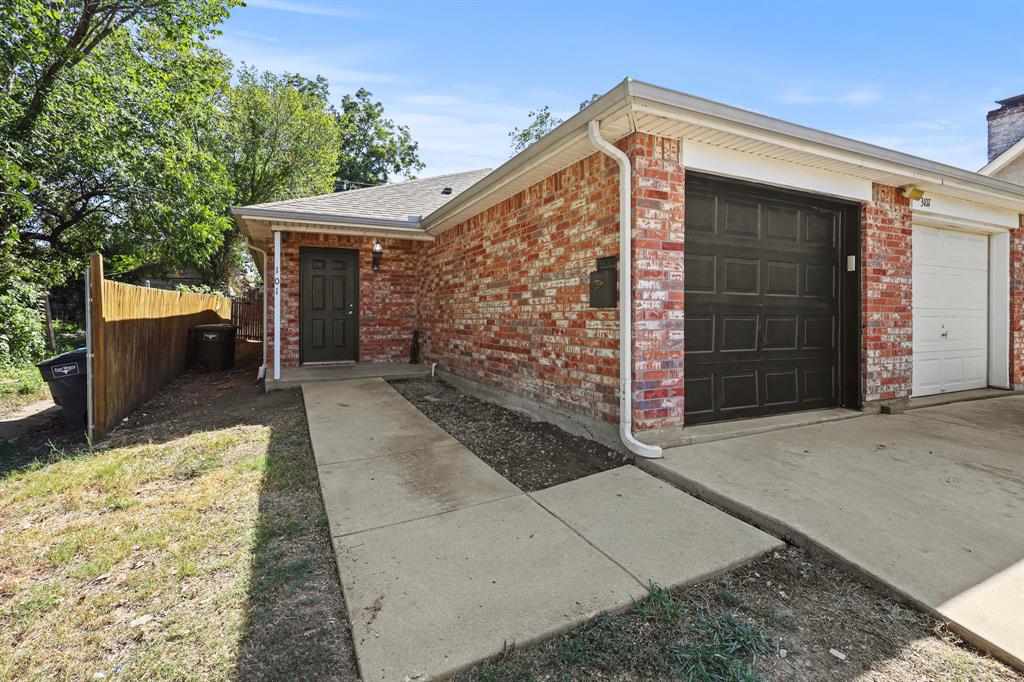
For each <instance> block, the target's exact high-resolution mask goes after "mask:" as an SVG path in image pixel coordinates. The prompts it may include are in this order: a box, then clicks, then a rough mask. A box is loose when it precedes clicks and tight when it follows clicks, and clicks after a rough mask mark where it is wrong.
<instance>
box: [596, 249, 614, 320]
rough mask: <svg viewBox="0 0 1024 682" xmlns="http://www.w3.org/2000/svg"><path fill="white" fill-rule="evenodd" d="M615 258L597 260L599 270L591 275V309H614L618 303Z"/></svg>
mask: <svg viewBox="0 0 1024 682" xmlns="http://www.w3.org/2000/svg"><path fill="white" fill-rule="evenodd" d="M615 265H616V259H615V257H614V256H609V257H607V258H598V259H597V270H595V271H594V272H592V273H590V307H591V308H614V307H615V305H616V303H617V302H618V297H617V295H616V294H617V293H618V292H617V288H616V285H617V282H618V279H619V278H618V270H617V269H616V267H615Z"/></svg>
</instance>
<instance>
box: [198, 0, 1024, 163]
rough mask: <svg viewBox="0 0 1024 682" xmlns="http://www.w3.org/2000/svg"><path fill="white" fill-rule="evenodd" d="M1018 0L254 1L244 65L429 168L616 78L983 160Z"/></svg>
mask: <svg viewBox="0 0 1024 682" xmlns="http://www.w3.org/2000/svg"><path fill="white" fill-rule="evenodd" d="M1022 27H1024V2H1020V1H1016V2H968V3H953V2H918V3H896V2H872V3H853V2H831V3H826V2H819V3H804V2H774V3H743V2H725V1H719V2H687V3H668V2H614V3H612V2H591V3H583V2H574V3H560V2H555V1H554V0H550V1H548V2H485V1H481V2H470V3H462V2H393V1H392V2H387V1H382V2H375V3H352V2H341V1H340V0H248V6H246V7H239V8H236V9H235V10H234V11H233V12H232V16H231V18H230V19H228V21H227V22H225V24H224V25H223V26H222V29H223V35H222V36H221V37H219V38H217V39H216V41H215V42H214V44H215V45H216V46H217V47H219V48H220V49H222V50H223V51H224V52H225V53H226V54H227V55H228V56H229V57H231V58H232V59H233V60H235V61H236V62H240V61H245V62H247V63H249V64H252V65H254V66H256V67H258V68H263V69H269V70H272V71H277V72H281V71H293V72H295V71H297V72H299V73H302V74H304V75H307V76H314V75H316V74H321V75H323V76H325V77H326V78H327V79H328V80H329V81H330V84H331V93H332V98H333V99H334V100H335V101H337V100H338V99H339V98H340V97H341V95H342V94H344V93H346V92H353V91H355V90H356V89H358V88H359V87H366V88H367V89H369V90H370V91H372V92H373V94H374V96H375V97H376V98H377V99H379V100H381V101H382V102H384V105H385V108H386V110H387V112H388V114H389V116H390V117H391V118H393V119H394V120H395V121H397V122H398V123H401V124H404V125H407V126H409V128H410V130H411V131H412V134H413V137H414V138H415V139H416V140H418V141H419V143H420V151H421V157H422V158H423V160H424V162H426V164H427V168H426V169H425V170H424V171H423V173H421V175H423V176H426V175H436V174H440V173H448V172H456V171H461V170H471V169H475V168H484V167H492V168H493V167H496V166H498V165H500V164H501V163H502V162H503V161H505V160H506V159H507V158H508V157H509V156H510V155H511V149H510V147H509V137H508V132H509V130H510V129H511V128H512V127H513V126H517V125H519V126H522V125H524V124H525V123H526V122H527V113H528V112H529V111H530V110H531V109H535V108H537V107H540V106H542V105H545V104H547V105H549V106H551V108H552V110H553V111H555V112H556V113H557V114H559V115H562V116H567V115H569V114H571V113H573V112H574V111H576V109H577V107H578V105H579V102H580V101H581V100H583V99H586V98H588V97H589V96H590V95H591V94H592V93H595V92H600V93H604V92H606V91H607V90H609V89H610V88H612V87H613V86H614V85H615V84H616V83H618V82H619V81H621V80H622V79H623V78H625V77H626V76H631V77H633V78H637V79H639V80H643V81H648V82H651V83H655V84H657V85H661V86H665V87H669V88H673V89H676V90H681V91H683V92H688V93H690V94H694V95H698V96H701V97H706V98H709V99H713V100H718V101H721V102H725V103H727V104H732V105H734V106H739V107H744V108H747V109H752V110H755V111H759V112H761V113H765V114H769V115H771V116H776V117H778V118H782V119H786V120H789V121H793V122H796V123H801V124H804V125H809V126H812V127H815V128H820V129H822V130H827V131H829V132H833V133H838V134H841V135H847V136H850V137H854V138H857V139H861V140H865V141H868V142H874V143H876V144H880V145H883V146H886V147H891V148H894V149H899V150H901V151H904V152H908V153H911V154H917V155H919V156H924V157H926V158H930V159H934V160H936V161H943V162H945V163H950V164H953V165H957V166H961V167H964V168H968V169H971V170H976V169H977V168H979V167H980V166H982V165H984V163H985V160H986V159H985V137H986V125H985V113H986V112H987V111H988V110H990V109H992V108H994V107H995V105H994V104H993V100H996V99H1003V98H1005V97H1009V96H1012V95H1017V94H1020V93H1024V39H1022V35H1024V33H1022V31H1024V29H1022Z"/></svg>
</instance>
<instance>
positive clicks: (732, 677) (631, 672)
mask: <svg viewBox="0 0 1024 682" xmlns="http://www.w3.org/2000/svg"><path fill="white" fill-rule="evenodd" d="M772 651H774V644H773V643H772V640H771V639H770V638H769V637H768V635H766V634H765V633H764V632H762V631H761V630H760V629H758V628H757V627H756V626H754V625H752V624H751V623H748V622H746V621H744V620H742V619H740V618H738V617H736V616H735V615H733V614H732V613H728V612H726V613H716V612H712V611H710V610H708V609H707V608H698V607H696V606H690V607H688V606H687V605H686V603H685V602H684V601H683V600H682V598H681V597H680V596H679V594H678V593H677V592H674V591H672V590H668V589H666V588H664V587H662V586H660V585H658V584H657V583H654V582H653V581H651V582H649V584H648V595H647V597H645V598H644V599H643V600H641V601H639V602H637V603H636V604H634V605H633V608H632V609H631V610H630V611H629V612H627V613H623V614H619V615H614V616H610V615H602V616H599V617H598V618H595V619H594V620H592V621H590V622H588V623H584V624H582V625H580V626H578V627H576V628H574V629H573V630H571V631H569V632H568V633H566V634H564V635H562V636H560V637H557V638H555V639H553V640H550V641H548V642H545V643H544V644H541V645H539V646H537V647H533V648H530V649H526V650H514V649H513V650H509V649H508V647H506V650H505V651H503V652H502V655H501V656H500V657H499V658H498V659H496V660H495V661H494V662H492V663H490V664H487V665H485V666H479V667H477V668H475V669H473V670H472V671H470V672H469V673H467V674H465V675H464V676H461V677H459V678H458V679H460V680H472V681H474V682H490V681H491V680H534V679H552V680H575V679H579V678H581V677H584V676H586V677H589V676H591V674H598V676H608V677H613V678H614V677H616V676H618V675H626V676H628V679H647V678H664V677H666V676H668V677H671V678H676V679H683V680H700V681H704V682H719V681H722V682H725V681H736V682H739V681H745V680H754V679H758V675H759V662H760V657H761V656H763V655H765V654H767V653H770V652H772Z"/></svg>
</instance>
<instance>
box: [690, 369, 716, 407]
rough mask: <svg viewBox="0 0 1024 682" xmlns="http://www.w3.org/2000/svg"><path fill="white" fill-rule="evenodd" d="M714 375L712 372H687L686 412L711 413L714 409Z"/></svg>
mask: <svg viewBox="0 0 1024 682" xmlns="http://www.w3.org/2000/svg"><path fill="white" fill-rule="evenodd" d="M713 401H714V377H713V375H710V374H701V373H694V374H693V376H691V375H690V373H689V372H687V375H686V413H687V414H709V413H711V412H712V410H713V409H714V405H713Z"/></svg>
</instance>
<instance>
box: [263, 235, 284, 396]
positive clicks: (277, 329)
mask: <svg viewBox="0 0 1024 682" xmlns="http://www.w3.org/2000/svg"><path fill="white" fill-rule="evenodd" d="M266 297H267V294H266V291H264V293H263V298H264V299H265V298H266ZM280 380H281V233H280V231H275V232H274V381H280Z"/></svg>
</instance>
